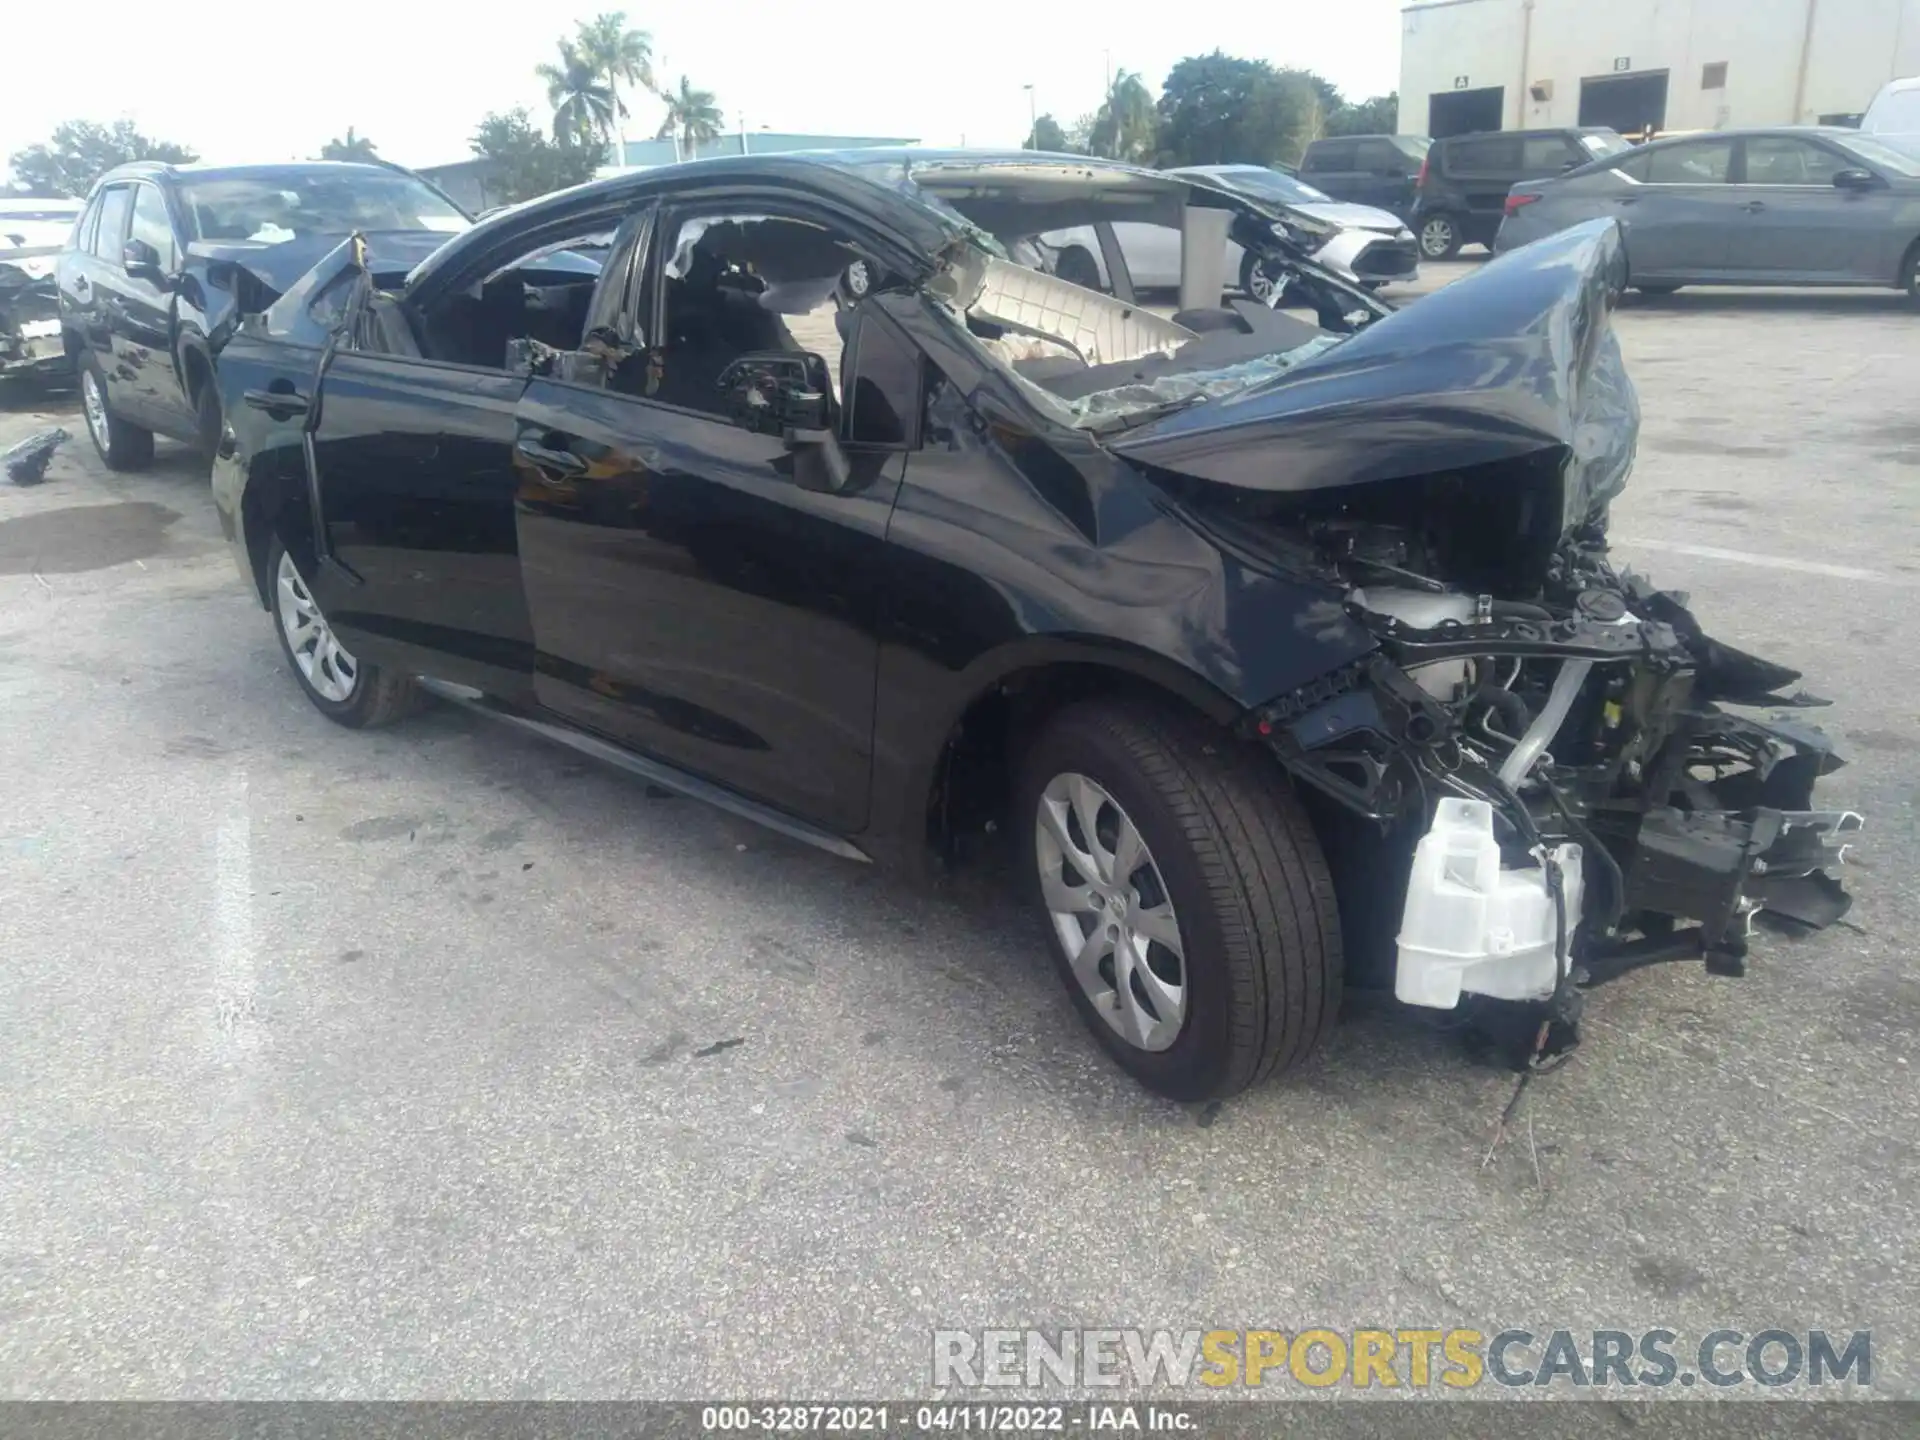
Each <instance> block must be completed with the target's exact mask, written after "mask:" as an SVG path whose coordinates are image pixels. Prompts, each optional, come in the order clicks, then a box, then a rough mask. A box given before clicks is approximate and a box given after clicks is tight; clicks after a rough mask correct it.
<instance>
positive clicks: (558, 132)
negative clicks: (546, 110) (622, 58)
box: [533, 40, 613, 145]
mask: <svg viewBox="0 0 1920 1440" xmlns="http://www.w3.org/2000/svg"><path fill="white" fill-rule="evenodd" d="M533 73H534V74H536V75H538V76H539V77H540V78H541V79H542V80H544V81H546V82H547V103H548V104H550V105H551V106H553V138H554V139H556V140H560V141H570V142H572V143H574V144H581V145H588V144H593V143H595V142H596V141H597V142H599V143H600V144H605V143H606V140H607V137H608V136H609V135H610V134H611V133H612V132H613V92H612V91H610V90H609V89H607V87H606V86H605V85H603V84H601V83H600V72H599V71H598V70H596V69H595V68H594V65H593V62H592V61H590V60H588V59H587V57H586V56H585V55H584V54H583V53H581V50H580V47H579V46H577V45H575V44H574V43H573V41H571V40H562V41H561V42H560V63H559V64H558V65H536V66H534V67H533Z"/></svg>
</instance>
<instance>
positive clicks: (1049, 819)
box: [1034, 772, 1187, 1051]
mask: <svg viewBox="0 0 1920 1440" xmlns="http://www.w3.org/2000/svg"><path fill="white" fill-rule="evenodd" d="M1034 842H1035V843H1034V855H1035V858H1036V860H1037V862H1038V864H1039V869H1040V893H1041V898H1042V899H1043V901H1044V902H1045V904H1046V907H1047V912H1048V918H1049V919H1050V920H1051V922H1052V924H1053V930H1054V935H1055V938H1056V939H1057V940H1058V941H1059V944H1060V946H1061V948H1062V949H1063V950H1064V951H1065V953H1066V957H1067V961H1068V967H1069V968H1070V969H1071V970H1072V972H1073V976H1074V979H1075V980H1077V981H1078V982H1079V985H1080V988H1081V990H1083V991H1084V992H1085V993H1086V996H1087V999H1088V1000H1089V1001H1091V1002H1092V1005H1093V1008H1094V1010H1095V1012H1096V1013H1098V1014H1099V1016H1100V1018H1101V1019H1102V1020H1104V1021H1105V1022H1106V1023H1107V1024H1108V1025H1109V1026H1110V1027H1112V1029H1113V1031H1114V1033H1115V1034H1117V1035H1119V1036H1120V1038H1121V1039H1123V1040H1125V1041H1126V1042H1127V1043H1128V1044H1130V1045H1133V1046H1136V1047H1138V1048H1139V1049H1142V1050H1153V1051H1158V1050H1165V1049H1167V1048H1169V1047H1170V1046H1171V1045H1172V1044H1173V1043H1174V1041H1176V1040H1177V1039H1179V1038H1180V1031H1181V1027H1182V1026H1183V1025H1184V1024H1185V1022H1186V1018H1187V967H1186V948H1185V946H1184V944H1183V943H1182V941H1181V937H1180V922H1179V919H1178V917H1177V916H1176V915H1175V914H1174V911H1173V901H1172V900H1171V898H1169V896H1168V894H1167V887H1166V882H1165V881H1164V880H1163V879H1162V877H1161V874H1160V867H1159V866H1158V865H1157V864H1156V863H1155V862H1154V858H1153V855H1152V853H1151V852H1150V851H1149V850H1148V848H1147V843H1146V841H1145V839H1143V838H1142V837H1141V834H1140V831H1139V828H1138V827H1137V826H1135V824H1134V823H1133V821H1132V819H1130V818H1129V817H1128V815H1127V812H1126V811H1125V810H1123V809H1121V808H1120V804H1119V802H1118V801H1116V800H1115V799H1114V798H1113V796H1112V795H1111V794H1109V793H1108V792H1107V791H1106V790H1104V789H1102V788H1101V786H1100V785H1098V784H1097V783H1095V782H1094V781H1092V780H1090V779H1088V778H1087V777H1086V776H1085V775H1079V774H1075V773H1072V772H1067V773H1065V774H1060V775H1056V776H1054V777H1053V779H1052V780H1051V781H1050V782H1048V784H1047V787H1046V789H1045V790H1044V791H1042V792H1041V795H1040V805H1039V813H1038V814H1037V815H1035V817H1034Z"/></svg>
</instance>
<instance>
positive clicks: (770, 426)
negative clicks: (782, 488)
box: [719, 350, 851, 492]
mask: <svg viewBox="0 0 1920 1440" xmlns="http://www.w3.org/2000/svg"><path fill="white" fill-rule="evenodd" d="M719 389H720V394H721V397H722V400H723V401H724V403H725V406H726V412H727V416H728V418H729V419H730V420H732V421H733V423H734V424H735V425H738V426H739V427H740V428H741V429H743V430H751V431H753V432H754V433H755V434H758V435H778V436H779V437H780V438H781V439H782V440H784V441H785V442H786V446H787V449H788V450H789V451H791V452H792V454H793V457H794V464H793V478H794V481H795V483H796V484H798V485H800V486H801V487H802V488H804V489H807V490H827V491H836V492H837V491H840V490H843V489H845V488H846V485H847V479H848V476H849V475H850V473H851V472H850V470H849V468H848V466H847V457H846V454H845V453H844V452H843V451H842V450H841V449H840V439H839V437H838V436H837V435H836V434H835V433H834V430H835V426H836V424H837V422H838V416H837V414H836V413H835V406H834V403H833V381H832V377H831V375H830V373H829V372H828V370H827V362H826V361H825V360H823V359H821V358H820V357H819V356H818V355H812V354H795V353H793V352H792V351H785V350H781V351H763V352H758V353H755V354H751V355H742V356H740V357H739V358H738V359H736V360H732V361H730V362H728V364H727V368H726V369H724V370H722V371H721V372H720V380H719Z"/></svg>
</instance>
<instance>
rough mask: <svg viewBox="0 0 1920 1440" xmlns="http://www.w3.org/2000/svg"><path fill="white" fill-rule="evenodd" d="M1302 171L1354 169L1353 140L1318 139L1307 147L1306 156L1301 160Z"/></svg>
mask: <svg viewBox="0 0 1920 1440" xmlns="http://www.w3.org/2000/svg"><path fill="white" fill-rule="evenodd" d="M1300 168H1301V170H1302V171H1319V172H1323V173H1324V172H1326V171H1329V170H1351V169H1353V142H1352V141H1351V140H1316V141H1314V143H1313V144H1311V145H1309V146H1308V147H1307V154H1306V158H1305V159H1304V160H1302V161H1301V162H1300Z"/></svg>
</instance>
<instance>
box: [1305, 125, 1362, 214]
mask: <svg viewBox="0 0 1920 1440" xmlns="http://www.w3.org/2000/svg"><path fill="white" fill-rule="evenodd" d="M1358 148H1359V141H1357V140H1316V141H1315V142H1314V143H1313V149H1312V153H1311V154H1309V155H1307V156H1306V157H1305V159H1304V163H1302V165H1301V166H1300V175H1301V178H1302V179H1304V180H1307V181H1308V182H1310V183H1311V184H1312V186H1313V188H1314V189H1316V190H1324V191H1325V192H1326V193H1327V194H1329V195H1331V196H1332V197H1333V198H1334V199H1336V200H1356V201H1357V200H1359V199H1360V198H1361V196H1362V195H1363V194H1364V193H1365V191H1366V180H1365V178H1364V177H1363V176H1361V175H1360V173H1359V171H1358V169H1357V166H1358V163H1359V162H1358V160H1357V159H1356V156H1357V154H1358Z"/></svg>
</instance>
